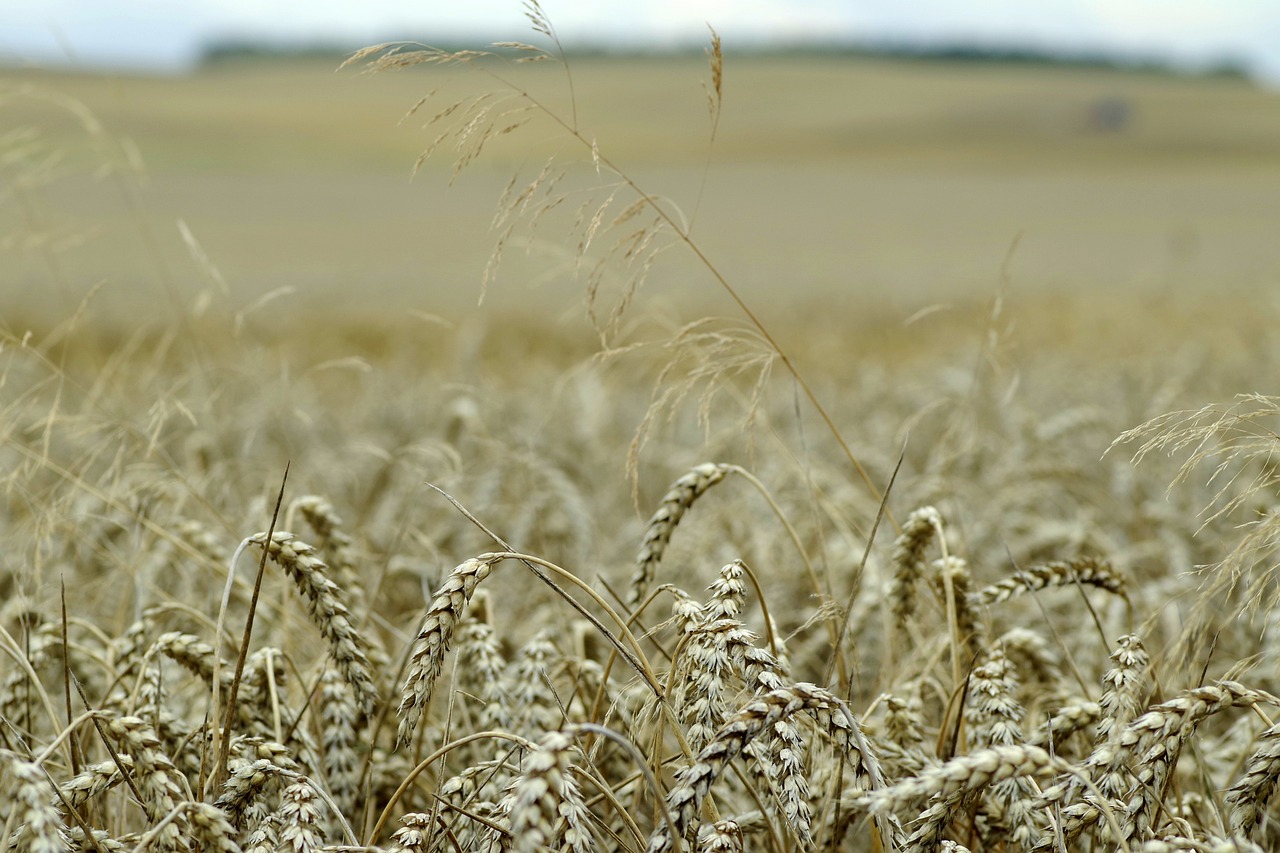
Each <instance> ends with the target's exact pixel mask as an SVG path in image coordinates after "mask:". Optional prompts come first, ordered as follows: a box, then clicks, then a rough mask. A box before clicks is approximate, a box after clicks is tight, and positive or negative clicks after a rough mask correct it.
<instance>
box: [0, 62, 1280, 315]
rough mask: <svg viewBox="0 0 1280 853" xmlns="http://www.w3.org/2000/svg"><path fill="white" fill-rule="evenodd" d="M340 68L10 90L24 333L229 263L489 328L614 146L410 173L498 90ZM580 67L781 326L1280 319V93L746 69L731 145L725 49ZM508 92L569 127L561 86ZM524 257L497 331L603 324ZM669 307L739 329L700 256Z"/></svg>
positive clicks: (445, 78)
mask: <svg viewBox="0 0 1280 853" xmlns="http://www.w3.org/2000/svg"><path fill="white" fill-rule="evenodd" d="M336 65H337V63H336V62H335V61H332V60H329V59H305V58H304V59H292V60H286V59H243V58H242V59H227V60H224V61H220V62H214V63H206V64H204V65H203V66H201V67H200V68H198V69H197V70H195V71H192V72H191V73H189V74H179V75H154V76H146V75H129V74H122V73H114V74H113V73H74V72H66V71H61V72H54V71H43V70H35V69H15V68H10V69H8V70H6V71H3V72H2V73H0V92H2V93H3V100H2V101H0V116H3V122H4V127H5V128H6V135H5V137H4V139H5V141H4V143H3V144H4V146H5V151H6V155H7V156H6V162H5V166H4V169H5V178H6V183H7V185H8V193H7V198H6V201H5V203H4V204H3V206H0V235H3V238H4V243H3V250H4V264H5V267H6V273H5V278H6V282H5V286H4V287H3V289H2V296H0V312H2V313H3V314H4V316H6V317H11V318H16V317H19V316H24V315H29V316H31V317H32V318H34V317H36V316H37V315H41V314H43V315H44V316H46V317H48V316H55V317H60V316H65V315H67V314H68V313H69V312H70V311H71V310H73V308H74V306H75V305H76V304H77V303H78V301H79V300H80V298H81V297H82V296H83V295H84V294H85V293H87V292H89V291H90V290H91V289H93V288H98V290H97V291H96V294H95V296H94V302H93V305H94V308H93V311H94V312H95V314H96V315H97V316H101V317H104V318H105V317H117V318H119V317H120V316H123V317H125V318H128V319H130V320H136V319H137V318H138V316H139V315H138V314H137V311H138V309H139V308H143V309H145V311H146V312H154V311H158V310H162V306H168V307H167V308H164V309H163V310H170V309H173V308H174V306H179V305H186V304H189V303H190V302H191V300H192V299H193V298H194V295H195V293H196V292H197V291H198V290H199V289H200V288H202V287H205V286H207V285H208V284H209V282H210V277H209V276H210V271H209V265H210V264H211V265H212V266H214V267H216V269H217V271H218V274H219V275H220V277H221V279H222V281H224V282H225V286H226V294H225V296H220V297H219V304H221V305H222V306H223V307H225V308H228V309H229V310H232V311H236V310H241V309H243V307H244V306H246V305H249V304H251V303H253V301H254V300H256V299H259V298H260V297H262V296H263V295H264V294H267V293H270V292H273V291H277V290H278V289H279V288H291V289H292V290H290V291H288V294H287V296H282V297H281V299H283V300H285V301H283V302H280V303H278V304H280V305H284V306H287V307H289V309H290V310H303V308H302V306H306V310H308V311H314V310H316V309H317V308H319V307H321V306H323V307H324V308H325V309H326V310H328V309H332V310H336V311H338V312H339V313H340V314H341V315H342V316H344V317H351V316H366V318H367V319H369V320H371V321H374V322H377V321H378V320H379V318H382V319H386V318H388V317H401V316H404V315H405V314H406V313H408V312H422V313H426V314H429V315H433V316H440V317H444V318H446V319H450V320H456V319H459V318H462V317H465V316H469V315H473V314H475V313H476V311H477V309H476V302H477V298H478V294H479V282H480V279H481V277H482V274H483V270H484V268H485V264H486V262H487V260H488V258H489V254H490V250H491V248H492V245H493V240H494V235H493V233H492V232H491V230H490V223H491V220H492V218H493V215H494V210H495V205H496V204H497V201H498V198H499V196H500V195H501V193H502V190H503V188H504V187H506V186H507V184H508V183H509V181H510V180H511V179H512V175H513V174H516V173H522V174H526V176H527V175H528V174H529V173H536V171H537V170H538V169H539V168H541V166H542V164H543V163H544V162H545V161H546V160H547V158H548V157H551V156H555V157H557V158H560V159H561V160H575V159H576V160H583V159H584V156H585V155H586V152H584V151H582V150H573V149H572V148H571V147H568V146H567V145H566V143H564V141H563V135H562V134H558V133H557V132H556V131H555V129H554V128H552V127H551V126H550V125H549V124H548V123H543V124H541V125H539V124H536V123H535V124H534V125H533V126H531V127H526V128H522V129H521V131H520V132H519V133H514V134H511V135H509V136H507V137H504V138H500V139H496V140H494V141H493V142H491V143H490V144H489V145H488V147H487V149H486V151H485V156H483V157H482V158H480V159H479V160H478V161H477V162H475V163H473V164H472V165H471V166H469V167H468V168H467V170H466V171H465V172H464V173H462V174H461V175H459V176H457V177H456V179H454V180H453V181H452V183H450V175H449V170H450V167H451V157H450V156H449V154H448V153H447V152H446V153H445V154H444V155H443V156H440V157H438V158H436V159H432V160H430V161H428V162H427V163H426V164H425V165H424V167H423V169H422V171H421V172H420V173H419V174H418V175H417V177H416V178H414V179H412V180H411V178H410V175H411V169H412V167H413V164H414V161H415V159H416V158H417V157H418V154H419V153H420V151H422V150H423V149H424V148H425V147H426V146H427V145H429V144H430V142H431V141H432V139H433V138H434V137H435V135H436V131H435V130H434V129H431V128H426V129H424V127H423V125H424V124H425V123H426V121H427V119H429V118H430V116H431V115H433V114H434V113H435V112H437V111H439V110H440V109H442V108H443V107H444V106H446V105H447V104H449V103H451V102H452V101H453V100H455V99H456V98H458V97H462V96H465V95H467V94H474V93H477V92H479V91H480V90H481V89H482V88H483V87H485V86H491V85H492V82H493V81H492V80H489V79H488V78H487V77H486V76H485V75H484V74H467V73H465V69H458V68H453V69H440V68H425V69H424V68H415V69H411V70H408V71H403V72H397V73H381V74H375V75H368V74H362V73H360V71H359V69H358V68H347V69H344V70H341V71H336V70H335V68H336ZM569 65H570V69H571V71H572V76H573V85H574V92H575V95H576V107H577V115H578V120H579V123H580V126H581V128H582V129H583V130H584V132H585V133H586V134H587V135H588V136H591V137H594V138H595V139H596V140H597V141H598V145H599V148H600V150H601V151H603V152H606V153H607V154H608V156H610V157H611V158H612V159H613V160H614V161H615V162H616V163H618V164H619V165H620V166H622V167H623V168H624V169H625V170H627V171H628V172H629V173H630V174H631V175H632V176H633V177H635V178H636V179H637V180H638V181H639V182H640V183H641V184H642V185H643V186H644V187H645V188H646V189H647V190H648V191H650V192H652V193H655V194H660V195H664V196H666V197H667V198H668V199H670V200H671V201H672V202H673V203H674V204H675V205H676V206H678V207H679V208H680V209H681V210H682V211H684V213H685V214H686V215H694V213H695V211H696V220H695V226H694V236H695V238H696V239H697V240H698V241H699V243H700V244H701V245H702V247H703V249H704V250H705V251H706V253H707V254H708V255H709V256H710V257H711V259H712V260H713V261H714V262H715V263H716V264H717V265H718V266H719V268H720V269H721V270H722V272H723V273H724V274H725V275H726V276H727V277H728V278H729V280H730V281H732V282H733V283H734V284H735V286H737V287H738V288H740V290H741V291H742V292H743V293H744V295H746V296H748V297H749V298H750V299H751V300H753V301H754V302H755V304H757V305H759V306H761V307H762V309H763V310H764V311H765V313H769V314H771V315H772V316H774V317H775V318H776V320H777V322H787V321H797V320H798V319H799V318H801V317H805V316H810V317H811V316H813V314H814V312H815V310H816V311H817V312H818V313H819V314H825V315H826V316H827V317H828V318H829V317H830V312H831V310H832V309H838V311H839V312H840V317H841V318H842V321H843V322H847V323H849V324H851V327H858V326H862V325H865V324H866V322H874V323H876V324H885V323H889V324H900V323H901V322H902V321H904V320H906V319H907V318H909V317H911V316H912V315H913V314H914V313H915V312H917V311H920V310H922V309H927V308H929V307H930V306H934V307H938V306H943V307H945V306H950V305H953V304H957V303H967V302H974V301H977V302H984V301H986V300H988V299H989V298H990V297H991V296H992V295H993V294H994V293H995V292H996V291H997V289H998V288H999V287H1001V286H1002V282H1003V284H1004V286H1006V287H1007V288H1008V293H1009V296H1010V298H1011V299H1013V300H1015V301H1020V302H1021V303H1025V304H1027V305H1030V304H1040V305H1053V306H1056V307H1054V308H1053V309H1052V312H1051V313H1056V312H1058V311H1059V310H1060V308H1061V305H1062V304H1064V302H1065V303H1073V304H1074V301H1075V300H1080V301H1081V302H1085V303H1088V304H1090V305H1092V306H1093V307H1094V309H1101V310H1093V309H1091V313H1093V314H1094V315H1095V316H1103V315H1107V314H1110V313H1113V312H1112V311H1110V310H1109V309H1106V308H1105V306H1107V305H1109V304H1114V305H1117V306H1119V305H1124V306H1127V307H1125V308H1124V309H1123V310H1124V311H1125V312H1126V313H1128V312H1129V311H1130V310H1131V309H1133V308H1134V307H1135V306H1137V307H1139V308H1140V307H1142V306H1157V310H1158V311H1160V312H1171V311H1172V312H1175V313H1176V312H1177V311H1178V310H1179V309H1180V308H1186V309H1187V310H1188V312H1189V313H1191V314H1192V316H1195V315H1196V312H1199V311H1201V310H1202V309H1203V308H1204V306H1205V304H1206V303H1208V304H1209V305H1212V306H1214V307H1217V308H1224V309H1225V312H1226V313H1228V314H1230V313H1232V312H1235V313H1237V314H1238V315H1239V316H1241V317H1244V316H1247V315H1252V314H1254V313H1256V311H1257V310H1259V308H1261V307H1265V306H1270V305H1271V303H1272V300H1273V296H1272V293H1273V291H1274V290H1275V285H1276V283H1277V275H1278V271H1280V241H1278V240H1276V239H1275V235H1276V233H1277V226H1278V225H1280V202H1278V201H1277V199H1280V93H1277V92H1275V91H1271V90H1268V89H1265V88H1261V87H1258V86H1256V85H1254V84H1252V83H1250V82H1249V81H1247V80H1245V79H1242V78H1239V77H1201V78H1195V77H1186V76H1179V75H1176V74H1169V73H1154V72H1141V71H1124V70H1113V69H1096V68H1072V67H1052V66H1037V65H1029V64H1016V63H1014V64H1008V63H1006V64H992V63H974V62H967V63H946V62H941V61H925V60H916V61H911V60H891V59H884V58H867V57H849V56H839V55H822V54H812V53H811V54H808V55H793V56H786V55H768V54H751V53H747V54H742V55H735V54H734V53H733V52H732V50H731V51H730V52H729V55H728V59H727V63H726V70H725V83H724V109H723V117H722V121H721V125H720V127H719V130H718V133H717V136H716V139H715V142H714V145H709V139H710V129H711V123H710V120H709V117H708V111H707V99H706V93H705V90H704V86H705V85H706V83H707V82H708V80H709V72H708V70H707V65H706V60H705V58H704V57H702V56H699V55H670V56H661V55H659V56H632V57H612V58H610V57H600V56H583V57H581V58H576V59H571V61H570V64H569ZM502 73H503V74H504V75H508V77H509V79H510V80H512V81H513V82H515V83H516V84H517V85H518V86H520V87H527V88H528V90H529V91H530V92H531V93H533V94H535V95H536V96H537V97H539V98H542V99H545V101H546V103H548V104H549V105H551V106H552V107H553V108H554V109H556V110H558V111H560V112H561V113H563V114H566V115H567V114H569V112H570V101H569V95H568V87H567V85H566V78H565V75H564V72H563V69H562V68H560V67H559V66H555V65H554V64H552V63H546V64H538V65H510V66H508V67H506V68H505V69H504V70H503V71H502ZM436 89H439V90H440V91H439V93H438V94H437V95H435V96H434V97H433V99H432V100H431V101H430V102H428V103H427V104H426V105H424V106H423V107H422V108H421V109H420V110H419V111H418V113H416V114H415V115H414V116H412V117H410V118H408V119H404V120H402V119H403V118H404V116H405V114H406V112H407V111H408V110H409V108H410V107H412V106H413V105H414V103H415V102H417V101H418V99H419V98H421V97H423V96H424V95H426V94H428V93H429V92H431V91H433V90H436ZM606 177H607V176H606ZM179 221H181V222H182V223H185V226H186V228H187V229H188V230H189V233H190V235H191V236H192V237H193V238H194V239H195V240H196V241H198V243H199V245H200V246H201V247H202V250H203V253H204V255H206V256H207V262H205V261H198V260H195V259H193V257H192V252H191V250H190V246H189V244H188V242H187V241H185V240H184V238H183V236H182V233H181V230H180V227H179ZM523 248H524V249H526V251H510V252H508V253H507V258H506V259H505V261H504V263H503V266H502V268H501V271H500V275H499V277H498V280H497V282H496V283H495V285H494V286H493V287H492V288H491V289H490V291H489V300H490V304H489V305H488V306H486V308H485V309H484V310H485V311H487V312H490V316H494V315H497V314H501V313H503V312H504V311H514V312H520V313H522V314H525V315H527V314H528V312H530V311H531V310H533V311H535V312H538V313H545V314H546V315H547V316H549V317H561V316H574V317H576V316H578V315H579V314H580V312H579V311H577V309H576V306H578V305H579V304H580V302H581V294H582V285H581V283H580V282H578V281H575V279H574V274H573V273H574V270H573V266H574V262H573V254H574V249H575V247H574V246H572V245H566V239H565V236H564V234H563V233H559V232H558V231H557V230H556V229H555V228H551V227H547V228H542V229H540V230H539V232H538V233H536V234H535V235H534V237H533V239H532V240H531V241H530V242H529V244H528V245H527V246H525V247H523ZM645 298H646V299H649V300H652V301H651V302H650V304H651V305H657V306H667V308H664V309H663V310H669V311H670V312H671V314H672V315H673V316H681V317H689V316H696V315H697V313H700V312H708V311H710V312H712V313H731V310H732V308H731V306H730V305H729V304H728V302H727V301H726V300H725V299H724V298H723V297H722V295H721V294H720V293H719V291H718V290H717V289H716V288H715V287H714V284H713V283H712V282H711V281H710V279H709V278H708V277H707V276H706V275H705V273H703V272H702V271H701V270H700V269H699V268H698V267H697V266H696V265H695V264H693V263H691V262H690V259H689V258H688V257H687V256H685V255H684V254H682V252H681V250H680V249H673V250H671V251H670V252H667V253H665V254H664V256H663V257H662V258H661V259H660V260H659V263H658V266H657V267H656V269H655V272H654V275H653V276H652V277H651V279H650V281H649V283H648V285H646V290H645ZM1224 303H1230V306H1227V305H1225V304H1224ZM1234 306H1238V307H1234ZM1116 310H1121V309H1119V308H1117V309H1116ZM48 312H52V314H51V315H50V314H49V313H48ZM143 316H145V313H144V315H143ZM1126 322H1133V323H1138V324H1142V323H1143V318H1142V317H1141V316H1132V315H1131V316H1128V317H1127V318H1126Z"/></svg>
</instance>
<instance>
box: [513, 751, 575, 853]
mask: <svg viewBox="0 0 1280 853" xmlns="http://www.w3.org/2000/svg"><path fill="white" fill-rule="evenodd" d="M574 751H575V747H574V739H573V736H572V735H571V734H570V733H569V732H565V731H553V732H547V734H545V735H543V737H542V738H541V739H540V740H539V741H538V743H537V746H536V747H535V748H534V749H533V750H531V751H530V752H529V754H528V755H526V756H525V759H524V764H523V766H522V768H521V774H520V776H519V777H518V778H517V779H516V781H515V785H514V786H513V788H512V790H511V795H512V804H511V811H510V821H511V824H510V825H511V849H512V851H513V853H537V851H539V850H544V849H546V848H548V847H554V848H555V849H557V850H567V851H570V853H586V851H587V850H590V849H592V842H591V832H590V829H589V827H588V825H587V824H588V821H589V820H590V814H589V813H588V812H587V807H586V805H585V804H584V803H583V800H582V793H581V792H580V791H579V790H578V784H577V782H575V781H574V779H573V774H572V769H573V755H574Z"/></svg>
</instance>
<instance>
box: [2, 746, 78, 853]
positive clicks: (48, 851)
mask: <svg viewBox="0 0 1280 853" xmlns="http://www.w3.org/2000/svg"><path fill="white" fill-rule="evenodd" d="M4 777H8V782H9V784H7V785H0V792H3V793H4V794H5V795H6V796H7V797H8V798H9V803H8V808H6V809H3V810H0V812H3V813H4V814H7V815H8V818H9V824H8V825H7V826H5V833H6V835H7V833H8V831H9V829H10V828H11V827H12V826H14V825H15V824H16V825H17V826H18V827H19V828H20V830H19V835H18V839H17V840H18V842H19V848H18V849H21V850H29V851H31V853H62V851H64V850H67V849H69V848H68V844H67V838H66V835H65V834H64V826H63V823H62V816H61V815H59V814H58V810H57V808H55V807H54V805H53V804H54V803H55V802H56V801H57V799H56V796H55V794H54V789H53V785H52V784H51V783H50V782H49V777H48V776H47V775H45V772H44V770H42V769H41V768H40V765H38V764H35V763H33V762H30V761H27V760H26V759H24V758H22V757H21V756H20V755H18V754H17V753H16V752H11V751H10V750H7V749H0V781H3V779H4ZM6 841H9V839H6ZM5 849H8V844H7V843H6V845H5Z"/></svg>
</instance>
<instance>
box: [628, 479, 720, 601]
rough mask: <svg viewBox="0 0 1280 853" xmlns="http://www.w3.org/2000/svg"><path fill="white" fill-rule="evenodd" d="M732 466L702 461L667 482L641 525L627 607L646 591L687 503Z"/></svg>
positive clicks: (692, 500) (685, 509)
mask: <svg viewBox="0 0 1280 853" xmlns="http://www.w3.org/2000/svg"><path fill="white" fill-rule="evenodd" d="M732 470H733V466H732V465H725V464H721V463H716V462H705V463H703V464H701V465H698V466H695V467H694V468H693V469H692V470H690V471H689V472H688V473H687V474H685V475H684V476H682V477H680V479H678V480H676V481H675V482H674V483H672V484H671V488H670V489H668V490H667V493H666V494H665V495H663V496H662V502H661V503H660V504H659V505H658V509H657V510H656V511H655V512H654V514H653V516H652V517H651V518H650V519H649V524H648V526H647V527H646V528H645V531H644V539H643V540H642V544H641V545H640V553H639V554H638V555H637V556H636V568H635V573H634V574H633V575H632V576H631V583H630V585H629V586H628V587H627V607H630V608H633V609H634V608H635V606H636V605H637V604H639V603H640V600H641V599H642V598H644V595H645V593H646V592H648V591H649V585H650V584H651V583H653V577H654V575H655V574H656V572H657V568H658V563H659V562H660V561H661V560H662V554H663V552H664V551H666V550H667V543H668V542H670V541H671V534H672V533H673V532H674V531H675V529H676V525H678V524H679V523H680V519H682V518H684V514H685V513H686V512H687V511H688V509H689V507H691V506H693V502H694V501H696V500H697V499H698V498H699V497H701V496H702V494H703V493H704V492H706V490H707V489H709V488H711V487H712V486H714V485H715V484H716V483H719V482H720V481H721V480H723V479H724V478H725V475H726V474H728V473H729V472H730V471H732Z"/></svg>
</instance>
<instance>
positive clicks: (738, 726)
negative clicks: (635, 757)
mask: <svg viewBox="0 0 1280 853" xmlns="http://www.w3.org/2000/svg"><path fill="white" fill-rule="evenodd" d="M801 711H805V712H808V713H809V714H811V715H813V717H814V718H815V720H816V721H817V723H818V725H819V726H820V727H821V728H824V729H826V730H827V731H828V733H829V734H830V735H831V736H832V737H833V738H834V739H835V740H836V742H837V744H838V745H840V746H841V747H842V748H844V749H846V750H848V752H849V758H850V759H851V764H852V767H853V770H854V773H855V776H856V778H857V780H858V784H859V785H860V787H861V788H862V789H863V790H877V789H879V788H881V787H883V784H884V779H883V777H882V775H881V771H880V764H879V761H878V759H877V758H876V756H875V754H874V753H873V752H872V751H871V747H870V744H869V743H868V741H867V739H866V738H865V737H864V736H863V734H862V730H861V728H860V727H859V725H858V722H857V720H856V719H855V718H854V716H853V714H852V713H850V711H849V709H848V708H847V707H846V706H845V704H844V702H842V701H841V700H840V699H839V698H838V697H836V696H834V695H832V694H831V693H829V692H828V691H826V690H823V689H822V688H820V687H817V686H815V685H813V684H808V683H805V682H800V683H797V684H792V685H789V686H787V687H784V688H781V689H779V690H773V691H770V692H769V693H763V694H758V695H757V696H756V697H755V698H753V699H752V700H751V701H750V702H748V703H747V704H746V705H745V706H743V708H742V710H740V711H738V713H737V714H735V715H734V716H733V717H732V718H731V719H730V720H729V721H728V722H727V723H725V725H724V726H723V727H722V728H721V729H720V731H719V732H717V733H716V736H715V739H714V740H712V741H711V742H710V743H709V744H707V746H706V747H704V748H703V749H702V750H701V751H700V752H699V753H698V754H697V755H696V756H695V757H694V759H693V763H692V764H689V765H688V766H686V767H685V768H684V769H682V770H681V771H680V772H679V773H677V774H676V779H675V785H674V786H673V787H672V788H671V790H670V792H669V793H668V794H667V809H668V810H669V811H670V813H671V815H672V818H673V820H674V823H675V831H676V832H677V833H678V834H680V835H682V836H684V835H687V834H688V833H689V832H692V831H693V830H695V829H696V827H697V817H698V814H699V812H700V811H701V809H702V803H703V801H705V800H706V798H707V795H708V794H709V793H710V792H711V786H712V785H714V784H715V781H716V779H718V778H719V777H720V775H721V774H722V773H723V772H724V770H725V768H726V767H727V766H728V764H729V762H730V761H732V760H733V759H734V758H737V757H738V756H739V755H741V754H742V751H743V749H744V748H745V747H746V745H747V744H749V743H751V742H752V741H753V740H754V739H755V738H756V737H758V736H759V735H760V734H761V733H762V732H764V731H766V730H768V729H770V728H771V727H772V726H773V725H774V724H776V723H777V722H779V721H780V720H784V719H787V718H788V717H791V716H792V715H794V714H797V713H799V712H801ZM877 823H878V826H879V829H880V832H881V834H882V836H883V837H884V838H886V839H888V838H892V837H895V836H894V835H891V834H890V832H891V831H892V832H897V829H896V824H897V821H896V818H892V817H890V818H888V819H887V822H886V821H881V820H879V819H877ZM672 845H673V840H672V836H671V833H670V829H669V828H668V827H667V826H666V825H665V824H664V825H661V826H659V827H658V828H657V829H655V830H654V833H653V835H652V836H650V838H649V847H648V850H649V853H665V851H667V850H670V849H671V848H672Z"/></svg>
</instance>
